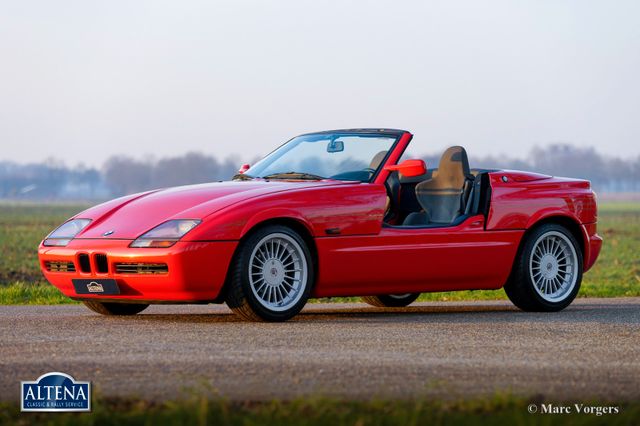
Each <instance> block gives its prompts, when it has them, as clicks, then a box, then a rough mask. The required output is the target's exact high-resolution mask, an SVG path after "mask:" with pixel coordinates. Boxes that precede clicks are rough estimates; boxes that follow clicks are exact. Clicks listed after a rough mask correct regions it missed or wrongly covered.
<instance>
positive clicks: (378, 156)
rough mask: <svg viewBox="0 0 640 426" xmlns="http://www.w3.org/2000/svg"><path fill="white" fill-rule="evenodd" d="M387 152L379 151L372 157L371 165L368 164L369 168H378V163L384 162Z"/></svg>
mask: <svg viewBox="0 0 640 426" xmlns="http://www.w3.org/2000/svg"><path fill="white" fill-rule="evenodd" d="M387 152H388V151H380V152H379V153H377V154H376V155H374V156H373V158H372V159H371V163H369V167H370V168H372V169H374V170H375V169H377V168H378V167H380V163H382V161H384V157H386V155H387Z"/></svg>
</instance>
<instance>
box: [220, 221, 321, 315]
mask: <svg viewBox="0 0 640 426" xmlns="http://www.w3.org/2000/svg"><path fill="white" fill-rule="evenodd" d="M312 282H313V263H312V260H311V256H310V254H309V250H308V249H307V246H306V244H305V242H304V240H303V239H302V238H301V237H300V236H299V235H298V234H297V233H296V232H294V231H293V230H292V229H290V228H287V227H284V226H268V227H265V228H262V229H259V230H258V231H257V232H255V233H253V234H252V235H251V236H250V237H249V238H248V239H247V240H246V241H244V242H243V243H242V245H241V247H239V249H238V254H237V256H236V259H235V264H234V271H233V275H232V277H231V282H230V283H229V285H230V287H229V289H228V293H227V304H228V305H229V307H230V308H231V309H232V310H233V311H234V312H236V313H237V314H239V315H240V316H242V317H243V318H245V319H248V320H264V321H285V320H287V319H289V318H291V317H293V316H294V315H295V314H297V313H298V312H300V310H301V309H302V307H303V306H304V304H305V303H306V301H307V299H308V297H309V293H310V291H311V283H312Z"/></svg>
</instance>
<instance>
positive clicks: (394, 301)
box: [362, 293, 420, 308]
mask: <svg viewBox="0 0 640 426" xmlns="http://www.w3.org/2000/svg"><path fill="white" fill-rule="evenodd" d="M418 296H420V293H406V294H383V295H378V296H364V297H363V298H362V301H363V302H366V303H368V304H370V305H371V306H376V307H378V308H404V307H405V306H409V305H410V304H412V303H413V302H415V300H416V299H417V298H418Z"/></svg>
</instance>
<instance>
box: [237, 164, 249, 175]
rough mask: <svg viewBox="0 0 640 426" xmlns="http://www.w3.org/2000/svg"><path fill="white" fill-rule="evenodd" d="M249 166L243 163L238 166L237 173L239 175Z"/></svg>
mask: <svg viewBox="0 0 640 426" xmlns="http://www.w3.org/2000/svg"><path fill="white" fill-rule="evenodd" d="M250 168H251V166H250V165H249V164H243V165H242V166H240V168H239V169H238V174H239V175H241V174H243V173H244V172H246V171H247V170H249V169H250Z"/></svg>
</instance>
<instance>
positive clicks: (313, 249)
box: [216, 216, 319, 303]
mask: <svg viewBox="0 0 640 426" xmlns="http://www.w3.org/2000/svg"><path fill="white" fill-rule="evenodd" d="M271 225H281V226H286V227H288V228H291V229H292V230H294V231H295V232H296V233H297V234H298V235H300V238H302V240H303V241H304V242H305V244H306V245H307V247H308V248H309V252H310V253H311V261H312V262H313V270H314V277H313V282H312V283H311V288H312V289H313V287H315V285H316V281H317V277H318V262H319V259H318V248H317V246H316V242H315V239H314V238H313V234H312V233H311V230H310V229H309V227H308V226H307V224H306V223H305V222H303V221H302V220H300V219H298V218H294V217H291V216H281V217H272V218H269V219H264V220H262V221H256V222H254V223H252V224H251V226H246V227H245V229H244V230H243V233H242V236H241V237H240V240H239V241H238V245H237V246H236V248H235V250H234V252H233V256H232V257H231V262H230V263H229V267H228V268H227V275H226V279H225V281H224V285H223V286H222V288H221V289H220V293H219V294H218V297H216V302H217V303H222V302H224V299H225V295H226V290H227V288H228V285H229V280H230V273H231V270H232V265H233V263H234V262H235V261H236V257H237V256H238V252H239V251H240V249H241V247H242V243H243V242H244V241H245V240H246V239H247V238H249V236H251V235H252V234H253V233H254V232H256V231H258V230H259V229H262V228H264V227H266V226H271Z"/></svg>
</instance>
